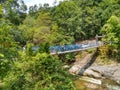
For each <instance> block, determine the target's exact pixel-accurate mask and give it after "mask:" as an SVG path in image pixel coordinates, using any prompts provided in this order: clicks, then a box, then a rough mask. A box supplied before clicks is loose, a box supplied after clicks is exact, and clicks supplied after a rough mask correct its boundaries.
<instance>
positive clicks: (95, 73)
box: [83, 64, 120, 84]
mask: <svg viewBox="0 0 120 90" xmlns="http://www.w3.org/2000/svg"><path fill="white" fill-rule="evenodd" d="M83 75H84V76H89V77H94V78H99V79H110V80H113V81H115V82H116V83H118V84H120V64H118V65H112V64H111V65H103V66H100V65H95V66H91V67H89V68H88V69H86V70H85V72H84V73H83Z"/></svg>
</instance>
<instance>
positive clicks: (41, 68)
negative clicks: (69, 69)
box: [4, 53, 75, 90]
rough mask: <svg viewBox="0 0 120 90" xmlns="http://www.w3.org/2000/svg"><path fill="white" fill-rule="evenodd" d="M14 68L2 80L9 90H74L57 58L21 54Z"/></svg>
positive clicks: (44, 54) (42, 54) (39, 54)
mask: <svg viewBox="0 0 120 90" xmlns="http://www.w3.org/2000/svg"><path fill="white" fill-rule="evenodd" d="M13 65H14V67H12V70H11V71H10V72H9V74H8V75H7V76H6V78H4V83H5V88H4V89H9V90H18V89H21V90H28V89H29V90H33V89H36V90H38V89H40V90H43V89H44V90H62V89H63V90H64V89H69V90H75V88H74V86H73V83H72V81H71V80H70V79H69V76H68V74H67V73H66V72H65V71H64V70H63V68H62V67H61V61H60V60H58V58H57V57H55V56H54V57H53V56H50V55H48V54H46V53H37V54H36V55H35V56H28V55H26V54H25V53H22V54H21V58H20V60H18V61H15V62H14V64H13Z"/></svg>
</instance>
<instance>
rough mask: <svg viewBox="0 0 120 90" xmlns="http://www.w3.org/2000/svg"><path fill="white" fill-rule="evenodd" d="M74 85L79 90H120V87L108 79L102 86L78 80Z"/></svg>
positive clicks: (102, 82) (103, 81)
mask: <svg viewBox="0 0 120 90" xmlns="http://www.w3.org/2000/svg"><path fill="white" fill-rule="evenodd" d="M74 83H75V86H76V88H77V90H120V85H118V84H117V83H115V82H113V81H111V80H108V79H105V80H102V81H101V84H94V83H91V82H89V81H88V80H82V79H81V78H78V79H76V80H75V81H74Z"/></svg>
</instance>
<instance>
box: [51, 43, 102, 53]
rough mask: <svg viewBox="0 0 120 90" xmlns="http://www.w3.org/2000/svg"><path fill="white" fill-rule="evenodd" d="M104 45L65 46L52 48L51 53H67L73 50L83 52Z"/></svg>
mask: <svg viewBox="0 0 120 90" xmlns="http://www.w3.org/2000/svg"><path fill="white" fill-rule="evenodd" d="M101 45H102V43H100V42H92V43H87V44H71V45H64V46H51V47H50V52H51V53H57V52H65V51H72V50H79V49H80V50H83V49H87V48H92V47H98V46H101Z"/></svg>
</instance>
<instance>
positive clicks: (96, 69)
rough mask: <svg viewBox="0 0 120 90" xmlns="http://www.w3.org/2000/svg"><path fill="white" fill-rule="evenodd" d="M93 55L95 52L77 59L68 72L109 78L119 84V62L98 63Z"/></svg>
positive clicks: (96, 77)
mask: <svg viewBox="0 0 120 90" xmlns="http://www.w3.org/2000/svg"><path fill="white" fill-rule="evenodd" d="M94 56H95V54H88V55H86V57H84V58H82V60H77V61H76V62H75V63H74V65H73V66H72V67H71V68H70V69H69V72H70V73H71V74H74V75H75V74H79V75H82V76H87V77H91V78H95V79H101V80H103V79H110V80H112V81H115V82H116V83H117V84H120V64H119V63H117V64H115V63H114V64H109V65H99V64H97V63H96V61H95V59H96V58H94ZM93 59H94V60H93Z"/></svg>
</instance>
